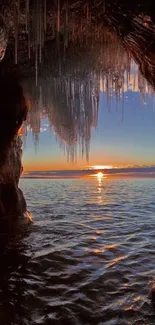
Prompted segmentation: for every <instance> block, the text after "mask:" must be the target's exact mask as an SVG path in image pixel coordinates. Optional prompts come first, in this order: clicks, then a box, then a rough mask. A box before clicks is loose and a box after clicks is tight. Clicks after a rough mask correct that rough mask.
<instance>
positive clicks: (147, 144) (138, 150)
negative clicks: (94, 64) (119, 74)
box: [23, 91, 155, 171]
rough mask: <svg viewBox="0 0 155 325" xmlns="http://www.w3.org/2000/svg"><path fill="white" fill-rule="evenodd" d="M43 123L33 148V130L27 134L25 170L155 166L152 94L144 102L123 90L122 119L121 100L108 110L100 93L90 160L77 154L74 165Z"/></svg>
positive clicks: (139, 96) (154, 116) (154, 125)
mask: <svg viewBox="0 0 155 325" xmlns="http://www.w3.org/2000/svg"><path fill="white" fill-rule="evenodd" d="M44 124H45V125H46V128H45V129H47V130H44V132H42V133H40V137H39V144H38V146H37V148H36V151H35V146H34V142H33V139H32V133H31V132H29V133H28V137H27V140H26V147H25V149H24V157H23V158H24V159H23V162H24V170H25V171H30V170H32V171H39V170H40V171H43V170H46V171H47V170H66V169H69V170H70V169H74V170H76V169H82V168H85V167H86V166H88V165H89V166H94V165H111V166H124V167H125V166H128V165H155V115H154V107H153V98H152V97H151V96H149V98H148V101H147V104H146V103H143V101H142V97H141V95H140V94H139V93H138V92H136V91H135V92H133V91H128V92H126V93H125V100H124V113H123V121H122V103H120V105H118V110H117V111H116V102H115V100H114V99H112V101H111V107H110V109H108V108H107V105H106V104H105V97H104V93H101V95H100V105H99V115H98V126H97V128H96V129H94V130H92V137H91V143H90V155H89V163H88V162H87V161H86V159H85V158H83V159H82V158H80V157H78V158H77V162H76V163H74V164H73V163H69V162H67V158H66V155H65V154H64V150H63V148H60V146H59V143H58V141H56V139H55V135H53V134H51V132H50V130H49V127H48V126H47V124H48V121H44Z"/></svg>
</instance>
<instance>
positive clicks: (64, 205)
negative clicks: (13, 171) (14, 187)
mask: <svg viewBox="0 0 155 325" xmlns="http://www.w3.org/2000/svg"><path fill="white" fill-rule="evenodd" d="M21 187H22V189H23V191H24V193H25V196H26V198H27V204H28V207H29V210H30V211H31V212H32V214H33V217H34V223H33V225H32V226H31V227H30V228H29V230H28V231H27V232H26V233H24V234H20V236H15V237H14V238H9V239H8V238H5V240H3V241H4V246H3V248H2V249H1V255H2V258H1V260H2V264H1V278H0V279H1V280H0V295H1V299H0V301H1V303H0V314H1V320H2V323H3V324H7V325H9V324H24V325H25V324H100V325H101V324H108V325H111V324H112V325H114V324H118V325H119V324H123V325H125V324H136V325H137V324H139V325H142V324H147V325H148V324H154V317H155V309H154V307H153V305H152V303H151V301H150V299H149V282H150V280H152V278H153V276H154V274H155V259H154V256H155V254H154V251H155V230H154V229H155V214H154V210H155V202H154V192H155V180H154V179H121V180H119V179H108V178H107V179H102V181H101V180H98V179H97V178H93V179H90V180H89V179H79V180H74V179H72V180H69V179H68V180H67V179H65V180H61V179H60V180H38V179H37V180H33V179H31V180H29V179H24V180H21ZM12 237H13V236H12ZM1 242H2V241H1Z"/></svg>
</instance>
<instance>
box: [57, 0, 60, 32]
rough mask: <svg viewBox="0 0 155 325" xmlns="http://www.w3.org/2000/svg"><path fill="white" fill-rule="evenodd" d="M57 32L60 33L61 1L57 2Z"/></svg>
mask: <svg viewBox="0 0 155 325" xmlns="http://www.w3.org/2000/svg"><path fill="white" fill-rule="evenodd" d="M57 5H58V8H57V32H58V33H59V32H60V0H57Z"/></svg>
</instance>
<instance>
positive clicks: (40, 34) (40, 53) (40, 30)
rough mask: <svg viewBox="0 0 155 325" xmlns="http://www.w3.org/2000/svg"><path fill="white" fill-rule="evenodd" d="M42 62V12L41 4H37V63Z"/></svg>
mask: <svg viewBox="0 0 155 325" xmlns="http://www.w3.org/2000/svg"><path fill="white" fill-rule="evenodd" d="M41 61H42V12H41V4H40V2H39V62H40V63H41Z"/></svg>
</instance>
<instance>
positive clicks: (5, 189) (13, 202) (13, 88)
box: [0, 75, 27, 223]
mask: <svg viewBox="0 0 155 325" xmlns="http://www.w3.org/2000/svg"><path fill="white" fill-rule="evenodd" d="M26 114H27V107H26V103H25V99H24V96H23V92H22V88H21V87H20V85H19V84H18V82H17V80H15V78H13V77H11V76H8V75H7V76H0V116H1V119H0V217H1V218H2V217H3V218H2V219H3V220H7V219H8V220H9V223H10V221H12V222H14V221H15V220H17V218H18V217H19V216H22V215H23V214H24V213H25V212H26V202H25V199H24V196H23V194H22V191H21V190H20V189H19V188H18V183H19V178H20V175H21V172H22V163H21V158H22V149H21V147H22V141H21V139H20V135H18V132H19V130H20V128H21V125H22V123H23V121H24V120H25V119H26Z"/></svg>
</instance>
